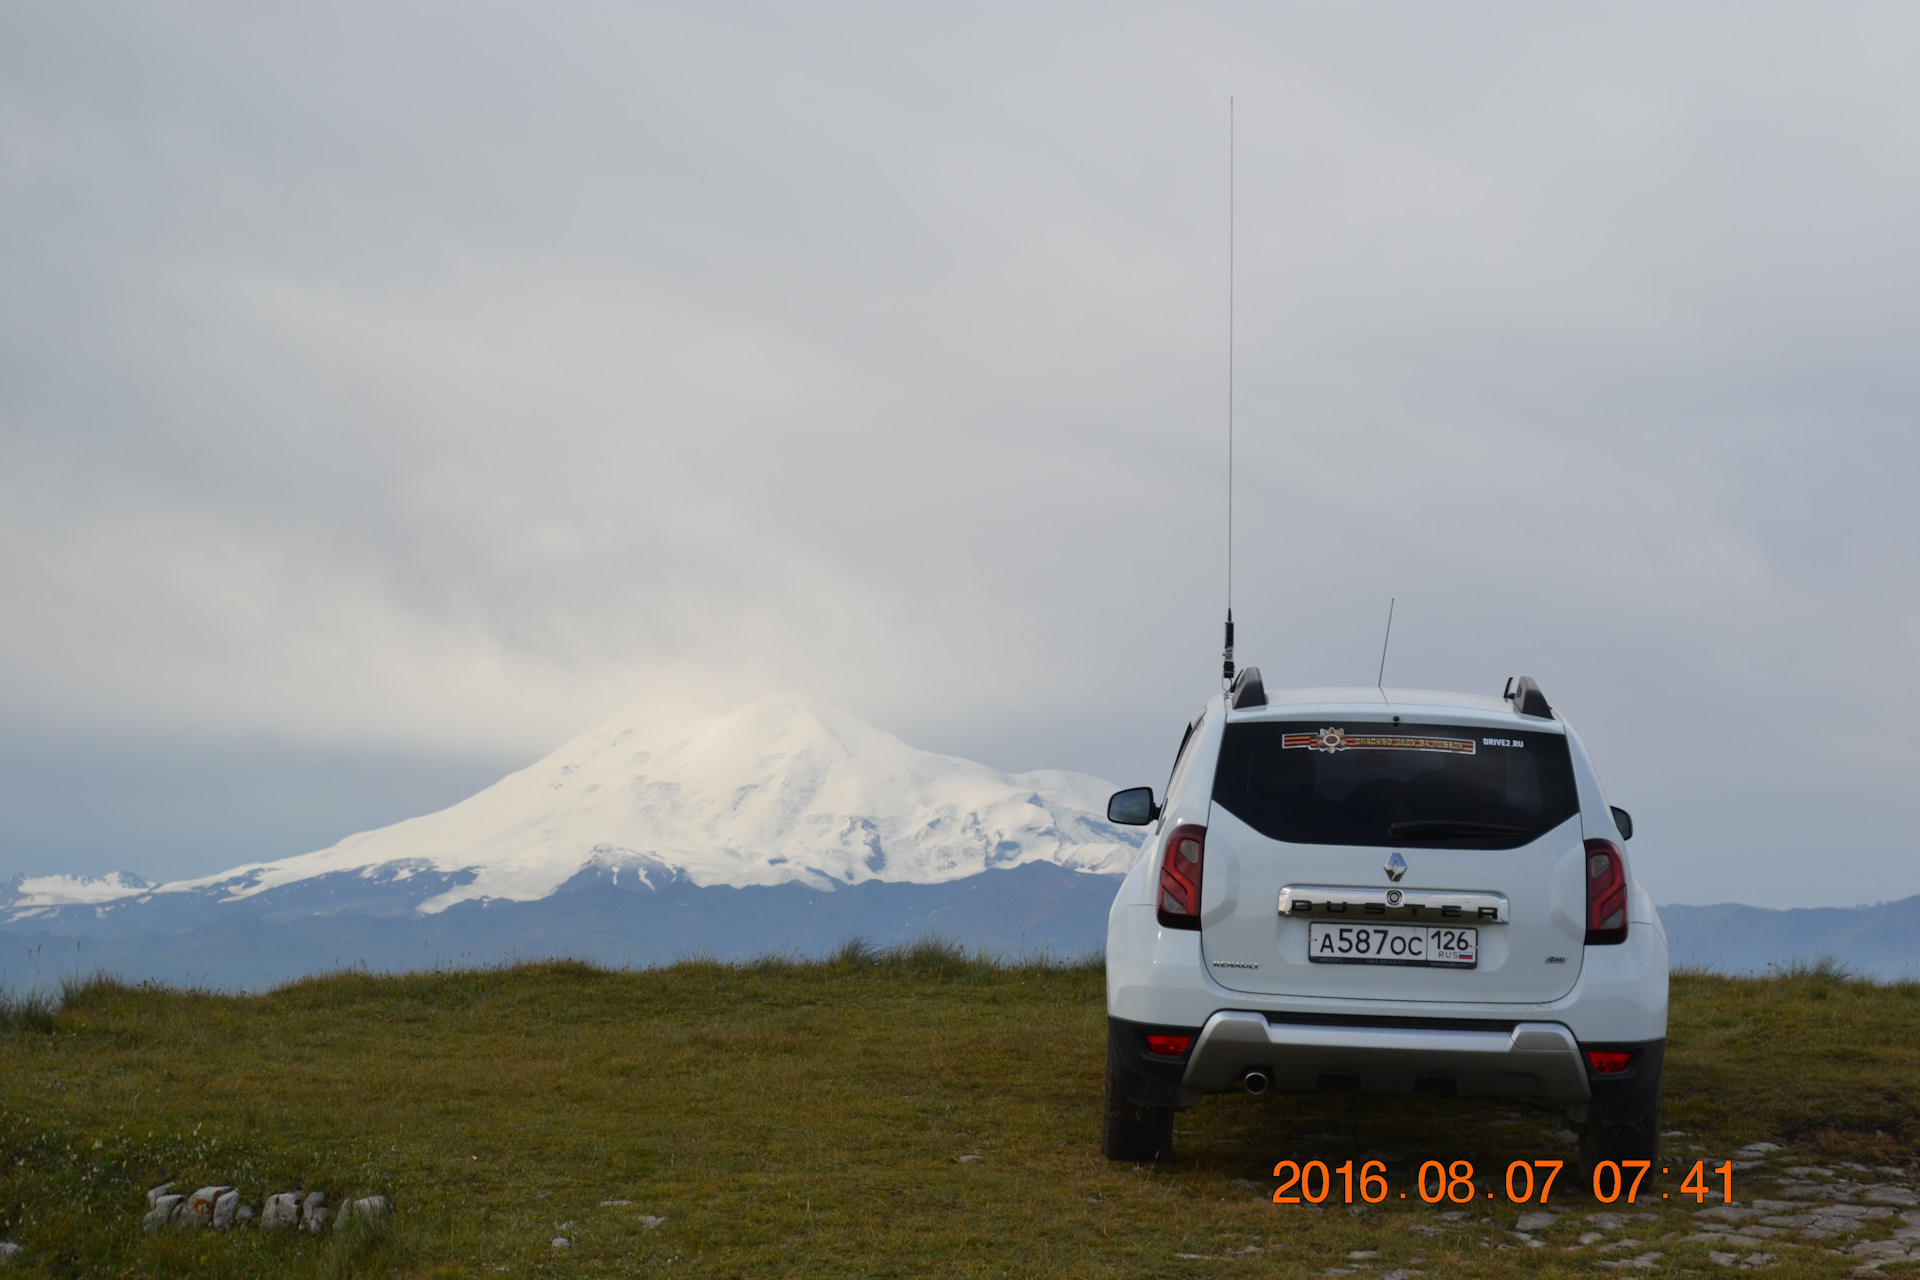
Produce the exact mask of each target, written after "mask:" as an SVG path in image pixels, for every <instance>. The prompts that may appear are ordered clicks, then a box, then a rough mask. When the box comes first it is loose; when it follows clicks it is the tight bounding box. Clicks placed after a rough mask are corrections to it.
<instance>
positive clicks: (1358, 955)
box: [1307, 920, 1480, 969]
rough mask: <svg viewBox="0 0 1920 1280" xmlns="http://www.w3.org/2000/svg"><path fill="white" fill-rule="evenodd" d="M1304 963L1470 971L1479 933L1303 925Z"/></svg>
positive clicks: (1434, 927) (1477, 953)
mask: <svg viewBox="0 0 1920 1280" xmlns="http://www.w3.org/2000/svg"><path fill="white" fill-rule="evenodd" d="M1307 959H1309V960H1311V961H1313V962H1314V963H1315V964H1409V965H1428V966H1438V967H1442V968H1448V969H1471V968H1473V967H1474V966H1476V965H1477V964H1479V962H1480V931H1479V930H1478V929H1462V928H1459V927H1457V926H1454V925H1405V924H1332V923H1327V922H1322V921H1319V920H1315V921H1313V922H1312V923H1311V924H1309V925H1308V926H1307Z"/></svg>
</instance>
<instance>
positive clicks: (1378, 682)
mask: <svg viewBox="0 0 1920 1280" xmlns="http://www.w3.org/2000/svg"><path fill="white" fill-rule="evenodd" d="M1393 605H1394V602H1393V600H1392V599H1391V598H1389V599H1388V600H1387V634H1386V635H1384V636H1381V637H1380V674H1379V675H1377V676H1375V677H1374V680H1373V687H1374V688H1376V689H1378V690H1380V691H1381V692H1382V693H1385V692H1386V690H1387V645H1388V644H1390V643H1391V642H1392V641H1393Z"/></svg>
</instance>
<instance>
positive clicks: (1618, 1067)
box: [1587, 1049, 1633, 1076]
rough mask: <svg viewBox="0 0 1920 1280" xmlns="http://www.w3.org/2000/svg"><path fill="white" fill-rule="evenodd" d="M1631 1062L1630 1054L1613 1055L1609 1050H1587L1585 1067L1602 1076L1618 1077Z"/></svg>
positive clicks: (1631, 1056)
mask: <svg viewBox="0 0 1920 1280" xmlns="http://www.w3.org/2000/svg"><path fill="white" fill-rule="evenodd" d="M1632 1061H1633V1055H1632V1054H1631V1053H1615V1052H1613V1051H1612V1050H1609V1049H1589V1050H1587V1065H1588V1066H1590V1067H1592V1068H1593V1069H1594V1070H1595V1071H1597V1072H1599V1073H1600V1074H1601V1075H1603V1076H1615V1075H1619V1074H1620V1073H1621V1072H1622V1071H1625V1070H1626V1069H1627V1066H1628V1065H1629V1064H1630V1063H1631V1062H1632Z"/></svg>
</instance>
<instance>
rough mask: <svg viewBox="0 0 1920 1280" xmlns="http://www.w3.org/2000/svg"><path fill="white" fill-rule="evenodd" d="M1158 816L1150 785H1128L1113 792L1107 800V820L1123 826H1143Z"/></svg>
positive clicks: (1158, 807) (1157, 806)
mask: <svg viewBox="0 0 1920 1280" xmlns="http://www.w3.org/2000/svg"><path fill="white" fill-rule="evenodd" d="M1159 816H1160V806H1159V805H1157V804H1155V803H1154V802H1153V788H1152V787H1128V788H1127V789H1126V790H1125V791H1116V792H1114V793H1113V798H1112V799H1110V800H1108V801H1107V821H1108V822H1112V823H1117V824H1118V825H1120V826H1123V827H1144V826H1146V825H1147V824H1148V823H1149V822H1152V821H1153V820H1154V819H1155V818H1157V817H1159Z"/></svg>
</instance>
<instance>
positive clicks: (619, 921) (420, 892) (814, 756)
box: [0, 697, 1144, 986]
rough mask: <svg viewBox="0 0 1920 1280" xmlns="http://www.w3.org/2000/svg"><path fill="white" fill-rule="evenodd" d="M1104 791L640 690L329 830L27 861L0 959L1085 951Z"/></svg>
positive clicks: (779, 714) (343, 959) (186, 972)
mask: <svg viewBox="0 0 1920 1280" xmlns="http://www.w3.org/2000/svg"><path fill="white" fill-rule="evenodd" d="M1110 791H1111V788H1110V787H1109V786H1108V784H1106V783H1104V782H1102V781H1100V780H1099V779H1097V778H1092V777H1089V776H1087V775H1085V774H1076V773H1065V772H1059V771H1040V772H1033V773H1021V774H1005V773H1001V772H998V771H997V770H994V769H991V768H989V767H987V766H986V765H982V764H978V763H975V762H973V761H970V760H963V759H959V758H957V757H954V756H945V755H939V754H936V753H934V752H930V751H921V750H917V749H915V748H913V747H910V746H908V745H907V744H906V743H904V742H902V741H900V740H899V739H898V738H896V737H894V736H893V735H891V734H888V733H885V732H883V731H881V730H879V729H876V728H874V727H873V726H872V725H869V724H866V723H864V722H862V721H860V720H859V719H857V718H855V717H853V716H850V715H847V714H846V713H844V712H840V711H837V710H834V709H832V708H829V707H822V706H818V705H815V704H811V703H807V702H804V701H802V700H799V699H794V698H784V697H773V698H763V699H761V700H759V701H757V702H753V703H750V704H748V705H747V706H745V707H742V708H740V709H738V710H737V711H734V712H732V713H730V714H727V715H720V716H715V715H708V714H705V713H697V714H691V715H680V716H668V717H662V716H659V715H655V714H651V713H649V712H647V711H644V710H635V711H630V712H627V713H623V714H622V715H619V716H616V717H614V718H613V719H611V720H608V721H607V722H606V723H604V724H601V725H599V726H596V727H595V728H593V729H591V730H589V731H588V732H586V733H584V734H582V735H581V736H580V737H578V738H576V739H574V740H573V741H571V742H569V743H567V744H566V745H564V746H562V747H561V748H559V749H558V750H557V751H554V752H552V753H551V754H549V755H548V756H547V757H546V758H545V759H543V760H540V761H539V762H537V763H535V764H533V765H531V766H529V767H528V768H526V769H522V770H520V771H518V772H516V773H513V774H510V775H509V776H507V777H506V778H503V779H501V780H500V781H499V782H497V783H495V784H494V785H492V786H490V787H488V788H486V789H485V790H483V791H481V792H479V793H478V794H476V795H474V796H471V797H469V798H468V799H466V800H464V801H462V802H460V803H459V804H456V805H454V806H452V807H450V808H448V809H444V810H441V811H440V812H438V813H432V814H427V815H425V816H423V817H419V818H412V819H409V820H407V821H405V822H400V823H396V824H394V825H393V826H390V827H384V828H381V829H379V830H376V831H368V832H362V833H360V834H358V835H353V836H349V837H347V838H346V839H345V840H342V841H340V842H339V843H338V844H336V845H334V846H332V847H331V848H328V849H323V850H320V851H318V852H315V853H309V854H302V855H300V856H298V857H292V858H283V859H279V860H276V861H272V862H260V863H250V864H246V865H243V866H239V867H235V868H233V869H232V870H229V871H225V872H222V873H220V874H218V875H213V876H204V877H199V878H196V879H190V880H180V881H174V882H171V883H167V884H159V885H155V884H149V883H148V882H146V881H145V880H142V879H141V878H140V877H138V876H134V875H131V874H128V873H124V872H122V873H115V874H113V875H110V876H105V877H100V878H95V879H85V878H77V877H70V876H59V875H51V876H17V877H15V878H14V879H13V880H12V881H10V882H7V883H5V884H0V983H3V982H6V981H10V980H11V981H17V980H19V978H20V977H21V975H22V974H23V972H24V971H25V970H26V969H27V968H29V967H31V966H30V963H29V960H28V959H27V957H33V958H34V959H33V960H32V961H31V964H38V965H40V967H41V968H42V969H45V968H47V967H48V963H50V962H51V960H52V958H53V957H56V956H57V957H61V959H60V960H59V961H58V964H57V965H55V966H54V968H55V970H56V971H57V972H62V973H64V972H68V971H72V970H73V969H75V968H105V969H108V970H111V971H114V972H118V973H121V974H123V975H124V976H127V977H129V978H155V979H159V980H163V981H169V982H199V983H204V984H209V985H214V986H259V985H263V984H267V983H272V982H277V981H283V980H285V979H287V978H291V977H296V976H298V975H299V974H301V973H305V972H311V971H313V969H314V968H315V967H319V968H333V967H338V966H340V965H354V964H364V965H368V966H370V967H401V968H412V967H418V966H420V965H422V964H435V963H438V964H457V963H468V964H470V963H486V962H491V961H493V960H497V959H500V958H503V957H507V956H513V955H519V956H525V955H529V954H535V953H538V954H569V955H576V956H580V957H582V958H587V959H594V960H599V961H603V962H607V963H614V964H620V963H636V964H650V963H658V962H662V961H667V960H671V959H673V958H674V957H675V956H676V955H682V954H693V953H707V954H715V955H726V956H738V955H748V954H753V955H757V954H762V953H764V952H768V951H783V950H798V951H804V952H808V953H815V952H819V951H822V950H825V949H827V948H829V947H832V946H835V945H838V944H839V943H841V942H843V941H845V940H846V939H848V938H851V937H856V936H861V937H867V938H870V939H873V940H876V941H888V940H893V941H898V940H903V939H904V938H905V937H911V936H917V935H918V934H921V933H926V932H929V931H932V932H944V933H946V934H947V935H948V936H951V937H954V938H956V939H957V940H960V941H963V942H966V943H968V944H969V945H975V944H977V945H984V946H988V947H992V948H996V949H999V950H1005V951H1021V950H1035V949H1048V950H1052V951H1059V952H1076V953H1078V952H1084V951H1087V950H1090V949H1094V948H1098V947H1099V946H1100V945H1101V944H1102V942H1103V941H1104V937H1105V919H1106V909H1107V905H1108V904H1109V903H1110V902H1111V901H1112V898H1113V893H1114V888H1115V886H1116V884H1117V883H1118V878H1119V876H1120V875H1121V874H1122V873H1124V872H1125V871H1126V870H1127V868H1129V867H1130V866H1132V865H1133V862H1134V860H1135V859H1136V858H1137V857H1138V856H1139V853H1140V849H1141V846H1142V842H1143V840H1144V834H1143V833H1142V832H1141V831H1140V830H1138V829H1136V828H1125V827H1116V826H1114V825H1112V824H1110V823H1108V822H1107V821H1106V816H1105V811H1106V799H1107V796H1108V794H1109V793H1110ZM903 930H904V931H905V932H903ZM9 956H11V957H13V959H12V960H11V961H10V960H9V959H8V957H9Z"/></svg>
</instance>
